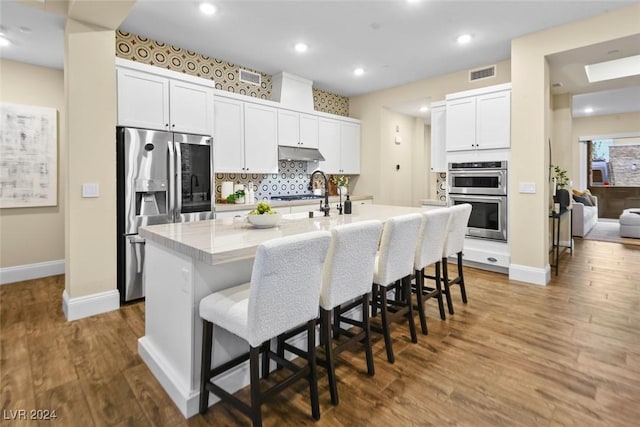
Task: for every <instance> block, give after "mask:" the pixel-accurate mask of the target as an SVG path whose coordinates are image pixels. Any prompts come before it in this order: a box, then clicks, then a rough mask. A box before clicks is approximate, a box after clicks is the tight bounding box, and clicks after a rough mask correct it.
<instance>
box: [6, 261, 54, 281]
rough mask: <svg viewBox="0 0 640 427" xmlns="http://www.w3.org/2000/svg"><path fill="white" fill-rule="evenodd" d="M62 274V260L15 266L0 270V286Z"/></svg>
mask: <svg viewBox="0 0 640 427" xmlns="http://www.w3.org/2000/svg"><path fill="white" fill-rule="evenodd" d="M58 274H64V260H63V259H60V260H57V261H45V262H37V263H34V264H25V265H16V266H15V267H4V268H0V285H6V284H7V283H14V282H22V281H23V280H32V279H39V278H41V277H48V276H56V275H58Z"/></svg>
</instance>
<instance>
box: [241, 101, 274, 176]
mask: <svg viewBox="0 0 640 427" xmlns="http://www.w3.org/2000/svg"><path fill="white" fill-rule="evenodd" d="M242 170H243V171H245V172H249V173H278V110H277V109H276V108H273V107H269V106H266V105H259V104H251V103H249V102H245V103H244V169H242Z"/></svg>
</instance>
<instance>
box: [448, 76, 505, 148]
mask: <svg viewBox="0 0 640 427" xmlns="http://www.w3.org/2000/svg"><path fill="white" fill-rule="evenodd" d="M483 90H485V91H487V93H478V91H480V90H476V91H474V92H476V93H477V94H474V95H469V96H459V94H452V95H447V102H446V105H447V106H446V112H445V114H446V126H445V129H446V131H445V132H446V147H447V151H463V150H488V149H503V148H509V147H510V145H511V90H510V89H502V90H493V89H492V88H484V89H483Z"/></svg>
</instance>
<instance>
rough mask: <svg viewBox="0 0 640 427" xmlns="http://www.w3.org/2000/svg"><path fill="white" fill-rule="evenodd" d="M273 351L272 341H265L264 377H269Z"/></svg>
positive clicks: (263, 354) (263, 357)
mask: <svg viewBox="0 0 640 427" xmlns="http://www.w3.org/2000/svg"><path fill="white" fill-rule="evenodd" d="M270 351H271V341H267V342H266V343H264V353H262V378H264V379H265V380H266V379H267V378H269V369H270V366H269V365H270V362H271V359H269V352H270Z"/></svg>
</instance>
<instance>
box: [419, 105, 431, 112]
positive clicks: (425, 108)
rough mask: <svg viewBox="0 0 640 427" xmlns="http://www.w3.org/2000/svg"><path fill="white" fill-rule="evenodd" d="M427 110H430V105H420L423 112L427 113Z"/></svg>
mask: <svg viewBox="0 0 640 427" xmlns="http://www.w3.org/2000/svg"><path fill="white" fill-rule="evenodd" d="M427 111H429V107H427V106H422V107H420V112H421V113H426V112H427Z"/></svg>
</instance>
